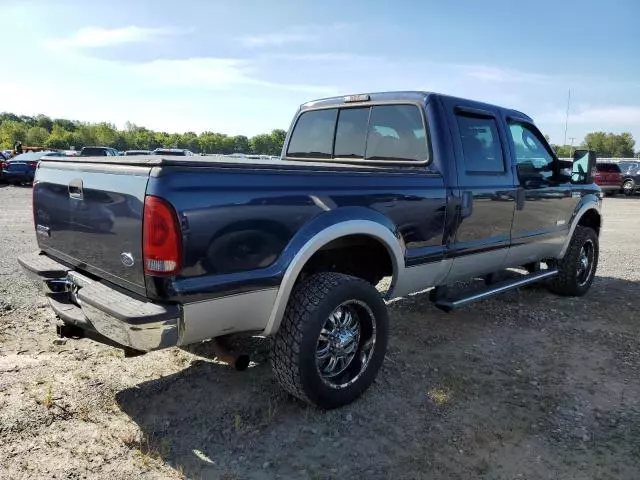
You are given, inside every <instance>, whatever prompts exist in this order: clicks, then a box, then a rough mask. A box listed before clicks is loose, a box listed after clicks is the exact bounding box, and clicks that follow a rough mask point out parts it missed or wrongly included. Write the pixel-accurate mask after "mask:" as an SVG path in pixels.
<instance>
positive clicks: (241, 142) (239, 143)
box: [232, 135, 251, 153]
mask: <svg viewBox="0 0 640 480" xmlns="http://www.w3.org/2000/svg"><path fill="white" fill-rule="evenodd" d="M250 151H251V146H250V145H249V139H248V138H247V137H245V136H244V135H236V136H235V137H233V152H232V153H249V152H250Z"/></svg>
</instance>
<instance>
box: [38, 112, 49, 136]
mask: <svg viewBox="0 0 640 480" xmlns="http://www.w3.org/2000/svg"><path fill="white" fill-rule="evenodd" d="M36 122H37V123H36V124H37V125H38V127H42V128H44V129H46V130H47V132H51V130H52V129H53V120H51V119H50V118H49V117H47V116H46V115H42V114H40V115H38V116H37V117H36Z"/></svg>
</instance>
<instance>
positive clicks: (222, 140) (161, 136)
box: [0, 112, 286, 155]
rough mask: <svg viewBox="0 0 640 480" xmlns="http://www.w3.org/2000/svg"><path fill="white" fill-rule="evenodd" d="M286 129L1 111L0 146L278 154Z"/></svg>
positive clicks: (5, 147)
mask: <svg viewBox="0 0 640 480" xmlns="http://www.w3.org/2000/svg"><path fill="white" fill-rule="evenodd" d="M285 136H286V132H285V131H284V130H281V129H275V130H272V131H271V132H270V133H261V134H259V135H255V136H253V137H251V138H249V137H246V136H244V135H234V136H232V135H226V134H224V133H217V132H202V133H200V134H197V133H195V132H185V133H167V132H155V131H153V130H149V129H147V128H144V127H140V126H137V125H134V124H132V123H127V124H126V125H125V128H124V130H119V129H117V128H116V127H115V125H112V124H110V123H106V122H100V123H86V122H78V121H73V120H66V119H63V118H54V119H52V118H49V117H47V116H46V115H37V116H35V117H31V116H27V115H15V114H13V113H6V112H5V113H0V148H3V149H8V148H13V146H14V145H15V143H16V142H18V141H20V142H22V145H23V146H25V147H26V146H38V147H47V148H52V149H69V148H71V147H74V148H75V149H76V150H80V149H81V148H82V147H86V146H89V145H99V146H104V147H112V148H116V149H118V150H120V151H124V150H137V149H140V150H153V149H154V148H159V147H163V148H186V149H189V150H191V151H193V152H197V153H220V154H230V153H254V154H260V155H280V152H281V150H282V145H283V144H284V138H285Z"/></svg>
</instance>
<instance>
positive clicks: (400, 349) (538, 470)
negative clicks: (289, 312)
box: [0, 186, 640, 480]
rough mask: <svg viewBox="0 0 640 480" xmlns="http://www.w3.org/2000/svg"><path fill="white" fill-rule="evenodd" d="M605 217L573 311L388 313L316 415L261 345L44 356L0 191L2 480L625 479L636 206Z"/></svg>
mask: <svg viewBox="0 0 640 480" xmlns="http://www.w3.org/2000/svg"><path fill="white" fill-rule="evenodd" d="M604 214H605V225H604V228H603V233H602V246H601V257H600V258H601V263H600V267H599V269H598V277H597V278H596V281H595V283H594V285H593V288H592V290H591V292H590V293H589V294H588V295H587V296H586V297H585V298H583V299H566V298H559V297H556V296H554V295H552V294H550V293H548V292H547V291H546V290H545V289H544V288H542V287H539V286H537V287H530V288H526V289H523V290H521V291H518V292H511V293H507V294H503V295H502V296H500V297H497V298H494V299H491V300H487V301H484V302H481V303H478V304H475V305H473V306H469V307H467V308H464V309H462V310H460V311H458V312H455V313H451V314H444V313H442V312H440V311H438V310H436V309H435V308H434V307H433V306H431V304H430V303H429V301H428V298H427V295H424V294H422V295H416V296H411V297H408V298H405V299H401V300H398V301H395V302H393V303H392V305H390V312H391V324H392V330H391V341H390V350H389V352H388V355H387V358H386V360H385V364H384V366H383V369H382V371H381V372H380V375H379V377H378V380H377V382H376V383H375V384H374V385H373V387H372V388H371V389H370V390H369V391H368V392H367V393H366V394H365V395H364V396H363V397H362V398H361V399H360V400H359V401H357V402H356V403H354V404H353V405H350V406H348V407H346V408H343V409H341V410H335V411H331V412H321V411H317V410H314V409H313V408H310V407H307V406H305V405H302V404H300V403H299V402H297V401H296V400H293V399H291V398H289V397H287V396H286V395H285V394H284V393H282V392H281V390H280V389H279V387H278V386H277V384H276V383H275V380H274V378H273V376H272V374H271V371H270V367H269V364H268V361H266V360H267V350H266V346H265V344H264V342H258V341H256V344H255V345H254V360H255V361H256V362H257V365H256V366H254V367H253V368H250V369H249V370H247V371H246V372H242V373H238V372H235V371H233V370H232V369H231V368H230V367H228V366H226V365H222V364H220V363H217V362H214V361H213V360H212V355H211V352H210V349H209V348H208V347H207V345H206V344H205V345H201V346H198V347H197V348H194V349H192V351H191V352H187V351H183V350H179V349H171V350H166V351H160V352H153V353H150V354H147V355H144V356H141V357H136V358H130V359H125V358H124V357H123V355H122V353H121V352H120V351H119V350H116V349H113V348H110V347H106V346H102V345H99V344H97V343H94V342H92V341H90V340H86V339H83V340H67V341H66V342H61V341H58V340H57V339H56V336H55V328H54V326H55V318H54V316H53V314H52V312H51V311H50V310H49V308H48V307H47V305H46V302H45V299H44V298H43V297H42V296H41V295H39V294H37V293H36V291H35V290H34V289H33V288H32V287H31V285H30V284H29V282H28V281H27V279H26V277H25V276H24V275H23V274H22V273H21V272H20V270H19V267H18V266H17V264H16V257H17V255H19V254H21V253H25V252H30V251H32V250H34V249H35V248H36V244H35V235H34V233H33V231H32V217H31V206H30V189H28V188H17V187H6V186H3V187H0V251H1V252H2V255H1V256H0V478H7V479H21V478H29V479H32V478H58V479H61V478H72V479H80V478H90V479H94V478H109V479H112V480H116V479H130V478H148V479H151V478H203V479H208V478H211V479H245V478H248V479H270V478H283V479H285V478H295V479H307V478H308V479H342V478H350V479H351V478H353V479H360V478H365V479H429V478H434V479H458V478H460V479H467V478H482V479H590V478H598V479H637V478H640V379H639V377H638V371H639V367H640V340H639V338H640V336H639V333H640V326H639V322H638V314H637V308H638V306H639V305H640V284H639V283H638V281H639V280H640V257H639V256H638V252H637V247H636V245H637V242H638V234H640V199H626V198H615V199H610V198H608V199H606V200H605V207H604Z"/></svg>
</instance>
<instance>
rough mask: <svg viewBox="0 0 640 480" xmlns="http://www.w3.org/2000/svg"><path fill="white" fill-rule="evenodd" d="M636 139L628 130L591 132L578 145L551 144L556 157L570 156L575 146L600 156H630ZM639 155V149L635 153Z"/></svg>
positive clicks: (632, 153) (632, 154)
mask: <svg viewBox="0 0 640 480" xmlns="http://www.w3.org/2000/svg"><path fill="white" fill-rule="evenodd" d="M635 143H636V141H635V140H634V139H633V135H632V134H631V133H629V132H624V133H620V134H616V133H605V132H591V133H587V135H586V136H585V137H584V140H583V141H582V143H581V144H580V146H572V145H551V147H552V148H553V150H554V151H555V152H556V155H558V157H571V156H572V155H573V151H574V150H575V149H576V148H587V149H589V150H594V151H595V152H596V154H597V156H598V157H601V158H631V157H633V156H634V151H633V147H634V146H635ZM636 154H637V155H640V151H638V152H637V153H636Z"/></svg>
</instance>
